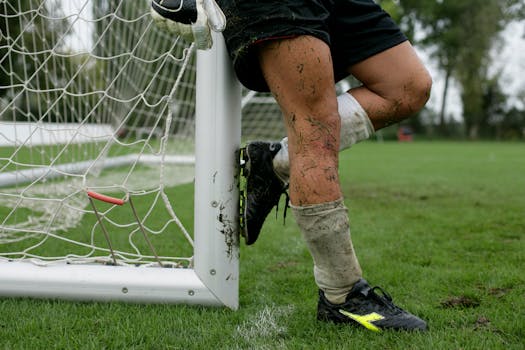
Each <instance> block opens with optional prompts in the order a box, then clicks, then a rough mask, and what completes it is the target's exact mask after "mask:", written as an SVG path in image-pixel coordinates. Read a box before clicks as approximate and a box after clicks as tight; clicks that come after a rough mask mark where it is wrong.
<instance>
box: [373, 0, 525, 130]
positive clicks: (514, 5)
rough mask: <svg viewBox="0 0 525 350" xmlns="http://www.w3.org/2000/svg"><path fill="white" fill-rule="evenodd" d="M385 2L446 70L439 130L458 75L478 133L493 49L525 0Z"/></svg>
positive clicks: (467, 116)
mask: <svg viewBox="0 0 525 350" xmlns="http://www.w3.org/2000/svg"><path fill="white" fill-rule="evenodd" d="M381 4H382V5H383V6H384V8H385V9H386V10H389V9H390V10H389V12H390V13H391V15H392V16H393V17H394V18H396V19H397V20H398V23H400V25H401V27H402V28H403V30H404V31H405V33H406V34H407V35H408V36H409V38H411V39H412V41H414V42H416V43H417V44H420V45H423V46H425V47H427V48H428V49H430V50H431V53H432V56H433V58H434V59H436V62H437V63H438V65H439V67H440V68H441V69H442V70H443V72H444V75H445V84H444V90H443V99H442V101H443V105H442V106H441V111H440V118H439V119H440V128H441V130H446V125H445V124H446V121H445V115H446V110H445V107H446V105H445V101H446V96H447V93H448V87H449V80H450V79H451V78H452V77H454V78H456V80H457V81H458V82H459V84H460V86H461V100H462V102H463V117H464V122H465V126H466V130H467V133H468V135H469V137H471V138H477V137H478V136H479V133H480V129H481V128H483V127H484V126H483V124H484V123H485V125H486V118H485V115H486V113H485V112H484V110H483V108H484V107H486V106H484V105H483V93H484V91H483V85H484V83H485V82H487V81H488V80H489V79H488V67H489V64H490V63H491V62H490V50H491V48H492V47H493V44H494V43H495V42H496V41H497V39H498V36H499V34H500V32H501V31H502V29H503V28H504V27H505V25H506V23H508V21H509V20H512V19H517V18H518V19H519V18H524V13H525V5H524V3H523V1H522V0H484V1H478V0H440V1H436V0H383V1H381ZM416 34H419V36H417V37H416Z"/></svg>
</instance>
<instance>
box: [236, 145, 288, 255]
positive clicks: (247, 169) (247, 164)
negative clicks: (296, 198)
mask: <svg viewBox="0 0 525 350" xmlns="http://www.w3.org/2000/svg"><path fill="white" fill-rule="evenodd" d="M280 149H281V144H280V143H279V142H264V141H255V142H250V143H248V144H247V145H246V148H244V149H243V160H244V165H243V175H244V176H245V177H246V190H245V191H246V192H245V194H244V198H243V201H242V203H241V234H242V235H243V236H244V239H245V241H246V244H247V245H250V244H253V243H255V241H256V240H257V238H258V237H259V233H260V232H261V228H262V225H263V223H264V220H265V219H266V217H267V216H268V214H269V213H270V211H271V210H272V209H273V207H274V206H278V204H279V199H280V198H281V195H282V194H283V193H284V194H285V195H286V198H287V202H288V194H287V193H286V189H287V188H288V185H287V184H285V183H284V182H283V181H282V180H281V179H279V178H278V177H277V175H276V174H275V172H274V170H273V157H274V156H275V155H276V154H277V152H279V150H280ZM286 205H288V203H286ZM284 210H285V215H286V208H285V209H284Z"/></svg>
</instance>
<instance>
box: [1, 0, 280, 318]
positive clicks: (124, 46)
mask: <svg viewBox="0 0 525 350" xmlns="http://www.w3.org/2000/svg"><path fill="white" fill-rule="evenodd" d="M0 30H1V32H0V295H15V296H16V295H21V296H35V297H65V298H73V299H95V300H96V299H101V300H114V299H117V300H131V301H139V302H140V301H145V302H149V301H154V302H157V301H160V302H189V303H199V304H225V305H227V306H229V307H232V308H236V307H237V300H236V293H237V291H236V288H237V283H238V269H237V260H238V241H237V231H238V230H237V228H238V227H237V223H238V220H237V218H236V215H237V214H238V200H237V199H238V198H237V196H238V192H237V191H236V190H232V187H237V181H238V176H237V166H238V157H236V155H235V151H236V150H237V149H238V147H239V142H240V140H241V126H240V125H241V123H240V119H239V120H238V121H237V120H236V119H235V118H236V117H235V114H240V108H241V105H242V110H243V117H242V118H243V119H242V138H243V139H248V138H250V139H251V138H258V139H277V138H280V137H282V136H283V134H284V131H283V129H282V123H281V116H280V113H279V110H278V107H277V106H276V104H275V103H274V101H273V99H272V98H271V96H269V95H265V94H255V93H253V92H249V91H243V92H242V98H237V95H239V97H241V96H240V95H241V90H240V88H239V87H238V83H237V82H236V81H235V80H234V79H233V78H232V77H231V76H232V73H231V70H230V67H229V63H228V61H227V58H226V57H225V52H224V45H223V43H222V40H221V39H222V38H221V37H220V36H215V42H216V44H215V45H214V48H213V49H212V50H211V51H207V52H204V53H201V52H199V53H195V50H194V49H193V47H192V46H191V44H189V43H187V42H184V41H183V40H182V39H180V38H178V37H175V36H173V35H171V34H168V33H166V32H163V31H161V30H159V29H158V28H157V27H155V25H154V23H153V22H152V20H151V18H150V15H149V1H147V0H140V1H139V0H119V1H106V0H13V1H11V0H9V1H0ZM217 68H219V69H217ZM220 90H224V91H222V92H221V91H220ZM217 91H219V93H217ZM199 96H200V97H199ZM237 105H238V106H237ZM237 112H239V113H237ZM199 115H201V117H200V119H199ZM231 118H233V119H231ZM237 129H238V130H237ZM29 283H36V284H37V285H38V287H37V289H31V288H30V285H29ZM71 283H72V284H71ZM97 288H98V289H97Z"/></svg>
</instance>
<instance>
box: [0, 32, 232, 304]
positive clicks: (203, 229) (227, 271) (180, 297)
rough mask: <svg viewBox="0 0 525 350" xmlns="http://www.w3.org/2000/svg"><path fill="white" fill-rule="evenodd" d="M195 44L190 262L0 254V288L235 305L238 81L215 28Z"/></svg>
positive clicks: (40, 294) (8, 292)
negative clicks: (40, 262)
mask: <svg viewBox="0 0 525 350" xmlns="http://www.w3.org/2000/svg"><path fill="white" fill-rule="evenodd" d="M213 39H214V43H215V44H214V45H213V47H212V48H211V49H210V50H208V51H198V52H197V92H196V93H197V96H196V97H197V106H196V154H195V208H194V210H195V212H194V216H195V219H194V268H193V269H191V268H161V267H132V266H107V265H76V264H66V263H63V264H49V265H46V266H37V265H35V264H33V263H31V262H21V261H11V262H0V295H1V296H10V297H34V298H58V299H69V300H92V301H125V302H137V303H185V304H199V305H210V306H211V305H213V306H226V307H229V308H231V309H234V310H235V309H237V308H238V306H239V301H238V299H239V292H238V289H239V239H238V232H239V227H238V225H239V224H238V223H239V220H238V215H239V189H238V182H239V178H238V174H239V171H238V168H239V155H238V150H239V145H240V138H241V88H240V84H239V82H238V81H237V79H236V78H235V75H234V73H233V69H232V67H231V63H230V60H229V58H228V56H227V52H226V48H225V44H224V39H223V37H222V35H220V34H216V33H213Z"/></svg>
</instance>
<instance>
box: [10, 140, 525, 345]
mask: <svg viewBox="0 0 525 350" xmlns="http://www.w3.org/2000/svg"><path fill="white" fill-rule="evenodd" d="M341 174H342V176H341V177H342V185H343V189H344V194H345V198H346V205H347V206H348V208H349V211H350V217H351V223H352V237H353V241H354V245H355V248H356V250H357V253H358V256H359V258H360V261H361V265H362V267H363V270H364V274H365V277H366V278H367V279H368V280H369V282H370V283H371V284H372V285H375V284H378V285H380V286H381V287H383V288H384V289H385V290H386V291H388V292H389V293H390V294H391V295H392V296H393V298H394V301H395V302H396V303H397V304H399V305H401V306H403V307H404V308H406V309H408V310H410V311H411V312H413V313H415V314H417V315H419V316H420V317H422V318H424V319H426V320H427V321H428V324H429V328H430V330H429V331H428V332H426V333H423V334H411V333H404V332H401V333H396V332H384V333H382V334H376V333H370V332H369V331H365V330H362V329H353V328H349V327H347V326H337V325H333V324H324V323H319V322H318V321H316V320H315V308H316V302H317V299H316V295H317V290H316V287H315V284H314V282H313V278H312V263H311V258H310V256H309V253H308V251H307V250H306V248H305V245H304V244H303V242H302V240H301V236H300V233H299V231H298V229H297V226H296V225H295V223H294V220H293V218H292V216H291V215H289V217H288V218H287V220H286V224H285V225H283V219H282V217H281V214H282V212H280V213H279V218H278V219H277V220H276V219H275V215H273V214H272V215H271V216H270V217H269V219H268V220H267V223H266V225H265V227H264V231H263V233H262V235H261V237H260V241H258V242H257V244H256V245H254V246H250V247H246V246H244V245H243V246H242V248H241V284H240V288H241V290H240V295H241V300H240V303H241V307H240V310H239V311H236V312H233V311H230V310H226V309H219V308H202V307H188V306H173V305H127V304H119V303H73V302H64V301H53V300H45V301H41V300H26V299H0V349H55V348H56V349H523V348H524V347H525V331H524V329H525V317H524V316H525V273H524V266H525V264H524V263H525V244H524V243H525V144H523V143H431V142H428V143H424V142H415V143H406V144H398V143H382V144H380V143H372V142H368V143H364V144H360V145H357V146H355V147H354V148H353V149H352V150H349V151H346V152H344V153H342V155H341Z"/></svg>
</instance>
